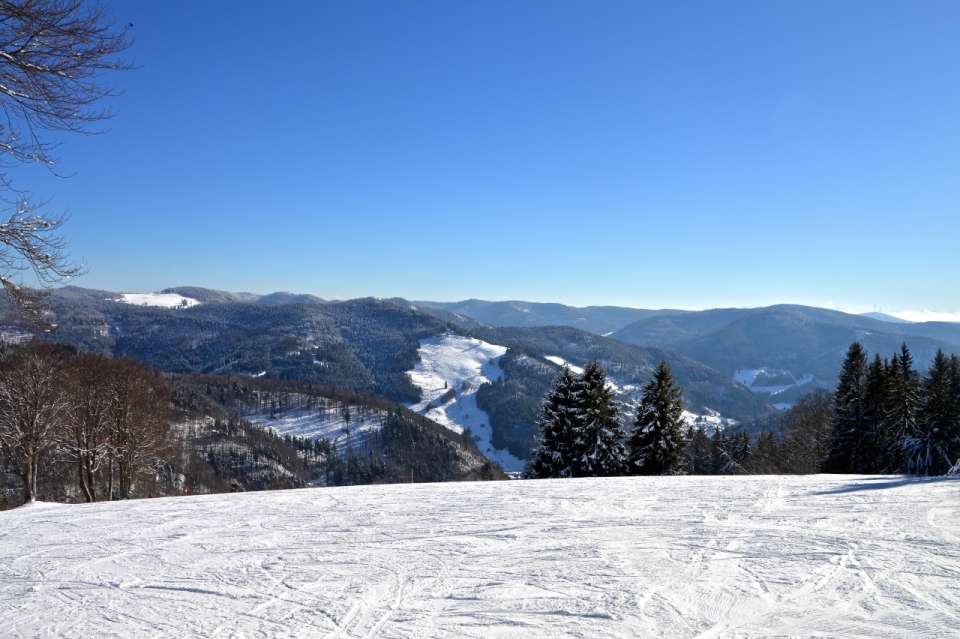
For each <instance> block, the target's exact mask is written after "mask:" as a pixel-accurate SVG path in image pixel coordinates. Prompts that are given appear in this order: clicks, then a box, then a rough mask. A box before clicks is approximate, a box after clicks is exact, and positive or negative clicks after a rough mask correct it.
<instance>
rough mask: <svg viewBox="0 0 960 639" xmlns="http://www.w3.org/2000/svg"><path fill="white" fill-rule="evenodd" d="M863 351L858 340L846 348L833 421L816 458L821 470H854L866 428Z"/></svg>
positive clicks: (835, 396) (834, 396) (865, 366)
mask: <svg viewBox="0 0 960 639" xmlns="http://www.w3.org/2000/svg"><path fill="white" fill-rule="evenodd" d="M866 376H867V354H866V353H865V352H864V350H863V347H862V346H861V345H860V343H859V342H854V343H853V344H851V345H850V348H849V349H848V350H847V355H846V357H845V358H844V360H843V367H842V368H841V370H840V379H839V381H838V383H837V390H836V391H835V392H834V394H833V421H832V422H831V424H830V435H829V436H828V438H827V453H826V455H824V458H823V460H822V461H821V462H820V469H821V471H822V472H825V473H849V472H855V471H854V470H853V468H854V451H855V450H856V449H857V447H858V443H859V442H860V441H861V439H862V438H863V433H864V431H865V430H866V427H867V426H866V420H865V419H864V399H865V398H864V395H865V392H866Z"/></svg>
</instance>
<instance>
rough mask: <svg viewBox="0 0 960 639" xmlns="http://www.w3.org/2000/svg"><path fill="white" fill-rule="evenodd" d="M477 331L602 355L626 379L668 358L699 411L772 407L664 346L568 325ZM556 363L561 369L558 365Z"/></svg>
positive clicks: (500, 339) (568, 356) (535, 347)
mask: <svg viewBox="0 0 960 639" xmlns="http://www.w3.org/2000/svg"><path fill="white" fill-rule="evenodd" d="M475 333H476V336H477V337H480V338H481V339H485V340H487V341H489V342H492V343H495V344H501V345H503V346H507V347H508V348H511V349H513V350H515V351H517V352H519V353H523V354H527V355H533V356H537V357H541V358H542V357H544V356H556V357H560V358H562V359H563V360H565V361H567V362H570V363H571V364H573V365H575V366H581V367H582V366H583V365H584V364H585V363H586V362H587V360H590V359H596V360H599V361H600V363H601V364H603V365H604V366H605V367H606V368H607V369H608V372H609V375H610V377H611V378H612V379H615V380H616V381H617V383H619V384H623V385H627V384H631V385H636V386H639V385H642V384H643V383H645V382H646V381H647V380H648V379H649V377H650V374H651V372H652V371H653V369H654V368H656V366H657V364H659V363H660V361H661V360H665V361H666V362H667V363H668V364H669V365H670V368H671V369H672V370H673V372H674V375H675V377H676V378H677V381H678V382H679V383H680V385H681V386H682V387H683V392H684V405H685V407H686V408H687V410H690V411H692V412H695V413H704V412H707V411H709V410H714V411H717V412H720V413H722V414H723V415H724V416H726V417H733V418H734V419H741V420H742V419H747V418H750V417H756V416H757V415H761V414H763V413H765V412H768V411H770V410H771V407H770V406H769V405H768V404H767V403H766V402H765V401H764V400H763V399H761V398H760V397H759V396H757V395H755V394H754V393H751V392H750V391H749V390H748V389H747V388H746V387H744V386H743V385H741V384H738V383H736V382H734V381H733V379H731V378H730V377H728V376H726V375H723V374H722V373H719V372H717V371H715V370H713V369H712V368H710V367H708V366H705V365H703V364H701V363H700V362H697V361H695V360H693V359H690V358H689V357H685V356H683V355H680V354H678V353H675V352H672V351H668V350H665V349H661V348H653V347H638V346H633V345H630V344H625V343H623V342H619V341H617V340H613V339H609V338H606V337H601V336H599V335H595V334H593V333H589V332H587V331H582V330H579V329H576V328H571V327H569V326H540V327H534V328H518V327H505V328H489V329H486V330H477V331H475ZM547 364H548V365H549V362H547ZM554 368H555V369H556V370H557V371H559V367H557V366H556V365H554Z"/></svg>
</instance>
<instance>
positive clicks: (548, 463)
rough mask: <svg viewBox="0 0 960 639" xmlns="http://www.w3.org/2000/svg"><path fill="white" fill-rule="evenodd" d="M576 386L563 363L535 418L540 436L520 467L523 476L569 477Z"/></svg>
mask: <svg viewBox="0 0 960 639" xmlns="http://www.w3.org/2000/svg"><path fill="white" fill-rule="evenodd" d="M576 386H577V377H576V375H574V374H573V371H571V370H570V368H569V367H568V366H564V367H563V369H562V370H561V371H560V374H559V375H557V377H556V379H555V380H554V381H553V386H552V388H551V389H550V393H549V394H548V395H547V398H546V400H545V401H544V403H543V408H542V409H541V415H540V418H539V419H538V420H537V428H538V430H539V431H540V436H539V437H538V438H537V447H536V448H535V449H534V450H533V455H532V457H531V459H530V461H528V462H527V465H526V467H525V468H524V471H523V474H524V476H525V477H528V478H536V479H546V478H550V477H572V476H573V467H572V466H573V463H572V456H573V450H572V448H573V437H574V432H575V431H576V430H577V429H578V428H579V427H580V424H581V421H580V419H581V414H580V407H579V402H578V399H577V396H576V391H577V388H576Z"/></svg>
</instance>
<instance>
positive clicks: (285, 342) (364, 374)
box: [49, 287, 960, 457]
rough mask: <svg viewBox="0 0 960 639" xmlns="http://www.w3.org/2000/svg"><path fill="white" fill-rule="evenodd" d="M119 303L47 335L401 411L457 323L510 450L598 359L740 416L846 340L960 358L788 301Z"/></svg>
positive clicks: (111, 301) (935, 326)
mask: <svg viewBox="0 0 960 639" xmlns="http://www.w3.org/2000/svg"><path fill="white" fill-rule="evenodd" d="M128 297H129V298H130V299H134V298H135V299H136V300H138V301H139V300H147V301H145V302H142V303H140V302H138V303H121V301H122V300H124V299H125V296H124V294H118V293H113V292H109V291H100V290H92V289H83V288H79V287H64V288H60V289H55V290H53V291H51V292H50V296H49V302H50V305H51V307H52V308H53V309H54V311H55V312H56V314H57V319H58V322H59V325H60V328H59V329H58V330H57V331H56V332H55V333H54V334H53V335H52V336H50V339H55V340H58V341H63V342H67V343H71V344H74V345H76V346H78V347H81V348H84V349H89V350H96V351H100V352H104V353H110V354H113V355H133V356H136V357H137V358H139V359H140V360H142V361H144V362H146V363H148V364H150V365H152V366H154V367H157V368H159V369H161V370H164V371H168V372H175V373H218V374H223V375H236V376H247V377H254V376H255V377H265V378H268V379H269V378H276V379H289V380H296V381H300V382H306V383H319V384H326V385H330V386H334V387H338V388H343V389H348V390H352V391H354V392H358V393H365V394H369V395H378V396H382V397H386V398H388V399H390V400H393V401H397V402H400V403H404V404H406V405H413V404H416V403H417V402H419V401H420V398H421V389H420V388H418V387H417V386H416V385H415V384H413V383H412V382H411V378H410V376H409V372H410V371H411V370H413V368H414V366H415V365H416V363H417V361H418V360H419V354H418V349H419V348H420V344H421V341H422V340H425V339H429V338H434V337H437V336H439V335H442V334H444V333H448V332H456V333H457V334H460V335H463V336H468V337H471V338H475V339H480V340H484V341H486V342H489V343H491V344H496V345H500V346H502V347H504V348H505V349H506V353H507V354H506V355H505V356H504V358H502V362H501V363H502V367H503V371H504V374H503V376H502V379H500V380H497V381H496V382H493V383H492V386H491V387H490V388H489V389H488V390H486V391H484V392H483V393H481V395H478V402H480V401H482V402H483V409H484V410H485V411H486V412H487V414H488V415H489V416H490V425H491V428H492V429H493V431H494V432H493V437H492V441H494V442H499V444H498V446H499V445H503V446H507V447H509V449H510V450H511V452H512V454H514V455H516V456H518V457H523V456H524V454H525V452H526V451H527V449H528V448H529V446H530V445H531V444H532V442H533V441H534V437H535V435H536V429H535V420H536V414H537V410H538V408H539V405H540V402H541V401H542V398H543V396H544V394H545V393H546V391H547V390H548V389H549V385H550V382H551V380H552V379H553V377H555V376H556V374H557V372H559V370H560V365H561V363H563V362H566V363H569V364H571V365H574V366H583V365H584V364H585V363H586V361H587V360H588V359H598V360H600V362H601V363H602V364H603V365H604V366H606V367H607V368H608V370H609V373H610V376H611V378H612V379H613V380H614V381H615V382H616V383H617V384H618V385H620V386H621V388H623V389H625V390H624V392H626V393H628V395H626V396H625V397H626V399H627V400H631V399H633V400H635V398H636V394H637V393H638V391H639V388H640V386H641V385H642V384H643V383H644V382H645V381H646V380H647V378H648V377H649V375H650V372H651V371H652V369H653V367H654V366H656V364H657V363H658V362H659V361H660V360H665V361H667V362H668V363H669V364H670V366H671V368H672V369H673V370H674V373H675V375H676V377H677V379H678V381H679V382H680V384H681V385H682V386H683V387H684V399H685V404H686V407H687V409H688V410H690V411H691V412H693V413H695V414H703V415H710V414H720V415H722V416H724V417H727V418H733V419H737V420H749V419H751V418H755V417H758V416H760V415H763V414H766V413H769V412H771V411H773V410H774V406H777V407H784V406H787V405H789V404H790V403H792V402H793V401H794V400H795V399H796V397H797V396H799V395H800V394H803V393H805V392H809V391H810V390H813V389H814V388H817V387H832V386H833V385H834V384H835V381H836V377H837V373H838V371H839V368H840V364H841V361H842V358H843V354H844V352H845V351H846V349H847V348H848V347H849V345H850V343H851V342H853V341H855V340H857V341H860V342H861V343H862V344H863V345H864V346H865V347H866V348H867V350H868V351H870V352H871V353H874V352H877V353H880V354H881V355H884V356H887V355H889V354H892V353H893V352H894V351H895V350H896V349H898V348H899V347H900V345H901V343H904V342H906V343H907V345H908V346H909V347H910V349H911V350H912V351H913V352H914V354H915V358H916V361H917V363H918V366H920V367H925V366H926V363H927V362H928V361H929V359H930V358H932V356H933V354H934V353H935V352H936V350H937V349H938V348H941V349H943V350H945V351H947V352H954V351H960V325H958V324H948V323H942V322H927V323H894V322H890V321H885V320H883V319H879V318H877V317H867V316H862V315H852V314H848V313H841V312H838V311H831V310H827V309H820V308H813V307H807V306H797V305H778V306H770V307H765V308H756V309H713V310H707V311H683V310H675V309H666V310H646V309H631V308H622V307H614V306H593V307H586V308H577V307H572V306H564V305H562V304H539V303H526V302H483V301H479V300H468V301H465V302H459V303H453V304H447V303H434V302H411V301H408V300H404V299H401V298H395V299H389V300H382V299H374V298H366V299H355V300H347V301H337V302H328V301H325V300H323V299H321V298H318V297H315V296H312V295H297V294H293V293H282V292H281V293H273V294H269V295H255V294H249V293H230V292H224V291H215V290H211V289H204V288H199V287H177V288H171V289H167V290H165V291H162V294H158V295H156V296H155V297H156V299H157V300H160V299H161V298H162V299H163V303H164V304H165V305H166V307H165V306H153V305H144V304H150V301H149V300H150V299H151V295H150V294H146V295H144V294H141V295H137V296H133V295H128ZM171 300H173V301H172V302H171ZM178 300H179V301H180V302H182V303H181V304H176V305H175V306H174V305H173V304H174V303H176V302H177V301H178ZM184 301H185V302H184ZM197 302H199V303H197ZM158 303H159V302H158ZM590 329H592V330H590ZM629 389H634V390H633V391H630V390H629ZM629 393H633V395H632V397H631V396H630V395H629Z"/></svg>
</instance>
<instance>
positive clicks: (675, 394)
mask: <svg viewBox="0 0 960 639" xmlns="http://www.w3.org/2000/svg"><path fill="white" fill-rule="evenodd" d="M682 413H683V393H682V391H681V389H680V386H679V385H678V384H677V382H676V380H675V379H674V378H673V374H672V373H671V372H670V367H669V366H668V365H667V363H666V362H665V361H661V362H660V365H659V366H657V369H656V371H654V373H653V378H652V379H651V380H650V381H649V382H647V383H646V384H644V386H643V394H642V396H641V399H640V405H639V406H638V407H637V419H636V423H635V424H634V427H633V432H632V433H631V435H630V442H629V448H630V464H631V466H632V470H633V472H637V473H639V474H641V475H675V474H678V473H679V472H680V470H681V463H682V461H683V446H684V440H683V431H682V428H683V421H682Z"/></svg>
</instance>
